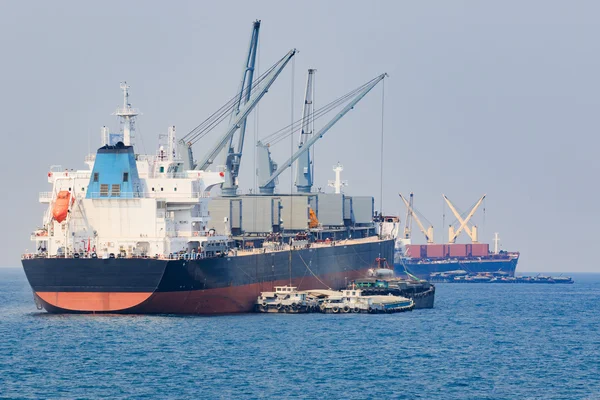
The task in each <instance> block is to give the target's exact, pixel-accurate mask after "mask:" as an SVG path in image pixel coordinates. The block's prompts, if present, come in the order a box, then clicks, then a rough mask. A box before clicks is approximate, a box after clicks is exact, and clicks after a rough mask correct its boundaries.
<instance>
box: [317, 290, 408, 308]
mask: <svg viewBox="0 0 600 400" xmlns="http://www.w3.org/2000/svg"><path fill="white" fill-rule="evenodd" d="M414 307H415V302H414V301H413V300H412V299H407V298H406V297H402V296H393V295H391V294H388V295H387V296H383V295H379V296H378V295H375V296H365V295H363V294H362V289H356V288H353V289H346V290H342V291H341V292H339V295H337V296H330V297H328V298H327V299H325V300H323V301H322V302H321V304H320V307H319V308H320V310H321V312H323V313H326V314H329V313H331V314H338V313H346V314H347V313H350V312H352V313H371V314H376V313H396V312H403V311H412V309H413V308H414Z"/></svg>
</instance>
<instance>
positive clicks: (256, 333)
mask: <svg viewBox="0 0 600 400" xmlns="http://www.w3.org/2000/svg"><path fill="white" fill-rule="evenodd" d="M573 277H574V278H575V280H576V283H575V284H573V285H528V284H514V285H509V284H438V285H437V292H436V300H435V308H434V309H432V310H415V311H413V312H409V313H400V314H391V315H370V314H349V315H322V314H308V315H277V314H268V315H267V314H246V315H230V316H218V317H181V316H101V315H51V314H47V313H45V312H43V311H38V310H37V309H36V308H35V305H34V302H33V297H32V293H31V289H30V287H29V285H28V283H27V281H26V279H25V276H24V274H23V272H22V270H21V269H20V268H7V269H0V398H32V399H41V398H110V399H117V398H128V399H129V398H139V399H147V398H151V397H159V398H196V399H210V398H314V399H317V398H318V399H333V398H343V399H366V398H378V399H388V398H397V399H402V398H406V399H413V398H422V399H431V398H434V399H527V398H530V399H600V326H599V325H600V324H599V323H600V275H573Z"/></svg>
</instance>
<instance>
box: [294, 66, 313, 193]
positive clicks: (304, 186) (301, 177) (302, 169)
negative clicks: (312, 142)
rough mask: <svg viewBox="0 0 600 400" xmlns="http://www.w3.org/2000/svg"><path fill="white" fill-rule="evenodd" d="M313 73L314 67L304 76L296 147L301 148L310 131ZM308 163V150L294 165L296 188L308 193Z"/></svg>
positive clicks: (311, 179) (309, 172)
mask: <svg viewBox="0 0 600 400" xmlns="http://www.w3.org/2000/svg"><path fill="white" fill-rule="evenodd" d="M314 74H315V70H314V69H309V70H308V76H307V78H306V93H305V94H304V105H303V107H302V131H301V133H300V143H299V145H298V148H302V146H304V144H305V143H306V142H307V141H308V140H309V138H310V136H311V135H312V132H311V130H310V128H311V126H310V122H311V121H310V116H311V113H312V106H313V101H312V92H313V90H312V89H313V76H314ZM310 167H311V165H310V151H307V152H305V153H304V154H302V156H301V157H299V158H298V161H297V167H296V188H298V193H310V191H311V189H312V185H313V177H312V171H311V168H310Z"/></svg>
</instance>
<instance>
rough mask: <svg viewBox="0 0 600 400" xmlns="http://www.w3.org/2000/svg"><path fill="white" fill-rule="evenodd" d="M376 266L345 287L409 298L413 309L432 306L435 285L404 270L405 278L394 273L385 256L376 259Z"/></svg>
mask: <svg viewBox="0 0 600 400" xmlns="http://www.w3.org/2000/svg"><path fill="white" fill-rule="evenodd" d="M376 262H377V268H372V269H370V270H369V275H370V276H369V277H367V278H359V279H355V280H353V281H352V282H351V283H350V284H349V285H348V286H347V289H350V288H353V287H358V288H360V289H361V290H362V293H363V295H371V296H374V295H388V294H391V295H393V296H403V297H407V298H410V299H412V300H413V301H414V303H415V309H422V308H433V304H434V300H435V286H434V285H432V284H431V283H430V282H427V281H426V280H423V279H419V278H417V277H416V276H414V275H412V274H411V273H409V272H407V271H405V272H404V273H405V274H406V276H407V278H401V277H397V276H395V275H394V270H393V269H392V268H390V266H389V265H388V263H387V261H386V259H385V258H378V259H377V260H376Z"/></svg>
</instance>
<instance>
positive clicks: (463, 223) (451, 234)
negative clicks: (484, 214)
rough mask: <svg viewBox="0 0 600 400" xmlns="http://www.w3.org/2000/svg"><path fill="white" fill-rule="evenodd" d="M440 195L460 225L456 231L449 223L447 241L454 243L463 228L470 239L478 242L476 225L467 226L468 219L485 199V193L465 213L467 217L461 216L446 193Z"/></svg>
mask: <svg viewBox="0 0 600 400" xmlns="http://www.w3.org/2000/svg"><path fill="white" fill-rule="evenodd" d="M442 196H443V197H444V200H445V201H446V203H447V204H448V207H450V210H451V211H452V213H453V214H454V216H455V217H456V219H457V220H458V222H459V223H460V226H459V227H458V229H457V230H456V231H455V230H454V227H453V226H452V225H450V227H448V243H455V242H456V238H457V237H458V235H460V233H461V232H462V230H463V229H464V230H465V232H466V233H467V235H469V237H470V238H471V241H472V242H473V243H479V241H478V237H477V226H476V225H473V227H472V228H469V225H468V224H469V221H470V220H471V218H472V217H473V215H474V214H475V211H477V209H478V208H479V206H480V205H481V203H482V202H483V200H484V199H485V196H486V195H485V194H484V195H483V196H481V198H480V199H479V200H478V201H477V203H475V205H474V206H473V208H472V209H471V211H470V212H469V214H468V215H467V217H466V218H465V219H463V218H462V216H461V215H460V213H459V212H458V211H457V210H456V207H454V205H453V204H452V202H451V201H450V199H448V197H446V195H444V194H443V195H442Z"/></svg>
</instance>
